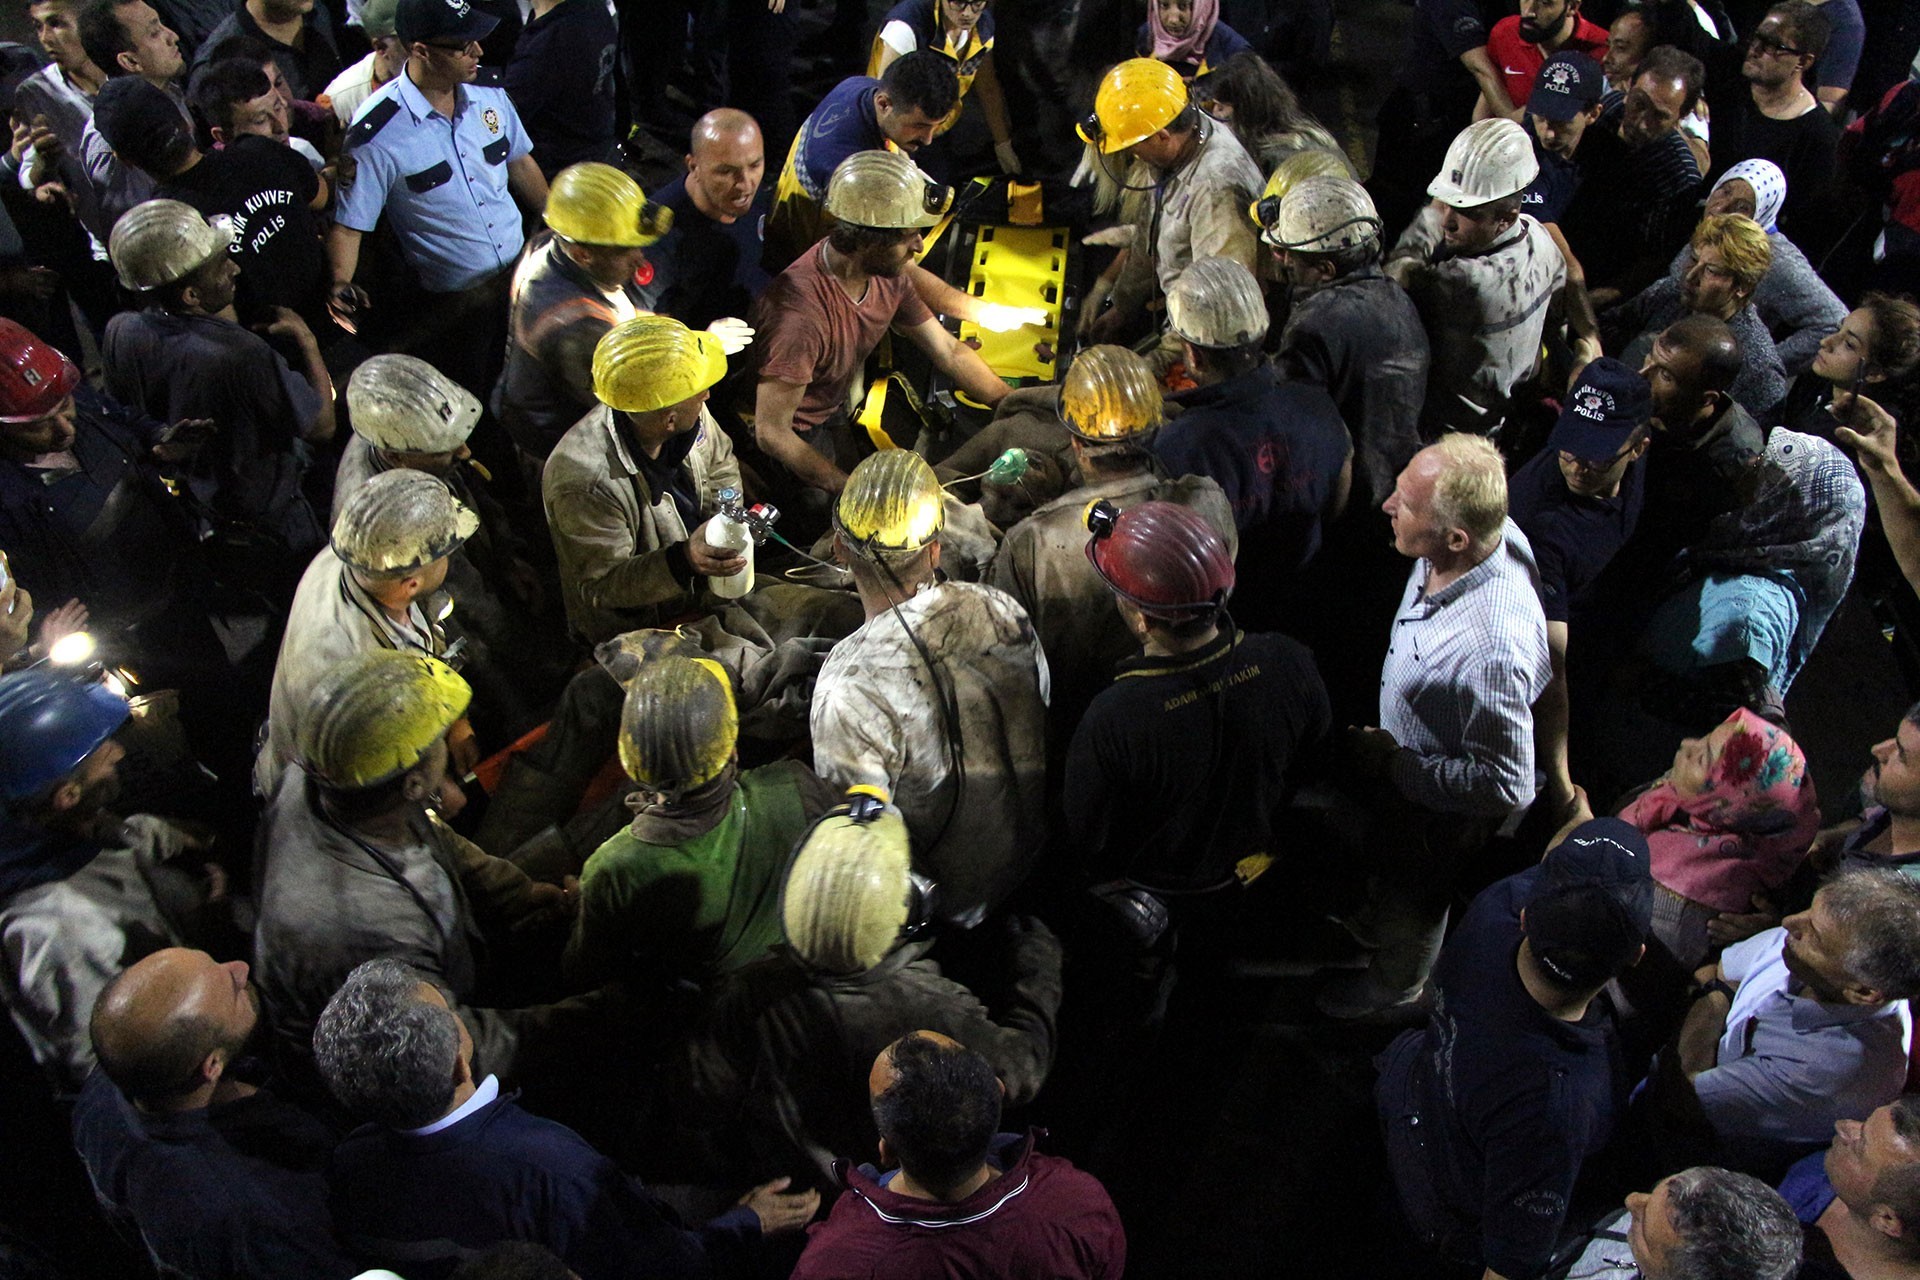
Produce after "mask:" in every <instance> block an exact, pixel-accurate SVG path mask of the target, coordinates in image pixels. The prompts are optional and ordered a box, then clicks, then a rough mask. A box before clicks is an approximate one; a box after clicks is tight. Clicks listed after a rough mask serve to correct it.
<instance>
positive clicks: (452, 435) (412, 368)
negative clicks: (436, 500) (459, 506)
mask: <svg viewBox="0 0 1920 1280" xmlns="http://www.w3.org/2000/svg"><path fill="white" fill-rule="evenodd" d="M347 414H348V416H349V417H351V418H352V419H353V433H354V434H355V435H357V436H360V437H361V438H362V439H364V440H366V441H368V442H369V443H371V444H372V445H373V446H374V447H375V448H377V449H392V450H394V451H395V452H396V453H452V452H454V451H455V450H456V449H458V448H459V447H460V446H461V445H463V444H465V443H466V442H467V437H468V436H470V435H472V434H473V424H474V423H476V422H478V421H479V420H480V402H479V401H478V400H476V399H474V398H473V396H472V394H471V393H469V392H468V391H467V390H466V388H464V387H462V386H461V385H460V384H459V383H457V382H455V381H454V380H453V379H452V378H449V377H447V375H446V374H444V373H441V372H440V371H439V370H438V369H436V368H434V367H433V366H432V365H430V364H428V363H427V362H426V361H425V360H421V359H419V358H418V357H416V356H403V355H397V354H388V355H378V356H374V357H373V358H372V359H370V360H367V361H366V362H365V363H363V364H362V365H361V366H360V367H359V368H357V369H355V370H354V371H353V377H352V378H350V379H349V380H348V381H347Z"/></svg>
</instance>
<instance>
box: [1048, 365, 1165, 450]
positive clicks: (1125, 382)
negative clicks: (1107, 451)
mask: <svg viewBox="0 0 1920 1280" xmlns="http://www.w3.org/2000/svg"><path fill="white" fill-rule="evenodd" d="M1164 406H1165V401H1164V399H1163V398H1162V397H1161V394H1160V383H1159V381H1158V380H1157V379H1156V378H1155V377H1154V376H1153V370H1152V369H1151V368H1150V367H1149V366H1148V364H1147V362H1146V360H1145V359H1144V358H1143V357H1141V356H1140V355H1138V354H1137V353H1135V352H1133V351H1130V350H1128V349H1127V348H1126V347H1116V346H1111V345H1103V346H1098V347H1088V348H1087V349H1086V350H1085V351H1082V352H1081V353H1080V355H1079V357H1078V358H1076V359H1075V360H1074V362H1073V365H1072V367H1070V368H1069V369H1068V370H1067V378H1066V381H1065V382H1064V383H1063V384H1062V385H1061V388H1060V416H1061V417H1062V418H1064V419H1066V423H1067V430H1069V431H1071V432H1073V434H1074V435H1076V436H1079V437H1080V438H1081V439H1082V440H1086V441H1090V442H1092V443H1094V444H1113V443H1115V442H1118V441H1122V440H1134V439H1136V438H1137V437H1140V436H1144V435H1147V434H1149V433H1151V432H1152V431H1153V430H1154V429H1155V428H1157V427H1158V426H1159V425H1160V418H1161V411H1162V409H1163V408H1164Z"/></svg>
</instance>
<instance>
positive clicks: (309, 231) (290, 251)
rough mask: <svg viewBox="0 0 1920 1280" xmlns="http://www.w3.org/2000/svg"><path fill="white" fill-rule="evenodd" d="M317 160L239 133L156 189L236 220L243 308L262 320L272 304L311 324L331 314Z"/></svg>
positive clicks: (246, 313)
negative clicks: (316, 203) (316, 205)
mask: <svg viewBox="0 0 1920 1280" xmlns="http://www.w3.org/2000/svg"><path fill="white" fill-rule="evenodd" d="M319 191H320V179H319V177H318V175H316V174H315V173H314V171H313V166H311V165H309V164H308V163H307V162H306V160H305V159H303V158H302V157H301V155H300V153H299V152H297V151H294V150H293V149H292V148H291V147H287V146H284V145H282V144H281V143H278V142H275V141H273V140H272V139H271V138H262V137H258V136H255V135H253V134H247V135H245V136H242V137H239V138H235V139H234V140H233V141H232V142H229V143H228V144H227V145H226V146H225V147H222V148H221V149H220V150H218V151H210V152H208V153H207V154H206V155H204V156H202V157H201V158H200V163H198V164H196V165H195V166H193V168H191V169H189V170H187V171H186V172H185V173H182V174H179V175H177V176H176V177H174V178H172V179H170V180H169V181H167V182H164V183H162V184H160V186H159V188H158V189H157V190H156V191H155V194H156V195H160V196H165V197H167V198H168V199H171V200H181V201H184V202H186V203H187V204H190V205H192V206H193V207H194V208H196V209H198V210H199V211H200V212H201V213H203V214H205V215H206V216H208V217H209V218H211V217H213V216H215V215H216V214H225V215H227V216H228V217H230V218H232V219H233V222H234V241H233V255H234V261H235V262H237V263H239V264H240V281H239V285H238V288H239V299H238V301H239V309H240V312H241V314H242V316H243V317H245V318H247V319H249V320H254V321H257V320H258V319H259V318H260V314H261V313H262V312H264V311H265V310H266V309H267V308H268V307H274V306H281V307H291V308H292V309H293V310H295V311H297V312H299V313H300V314H301V316H303V317H304V318H306V320H307V321H308V322H309V323H312V322H313V321H315V320H318V319H322V318H323V317H324V316H325V314H326V293H327V280H328V275H327V258H326V251H325V249H324V247H323V246H322V245H321V242H320V222H319V218H318V217H317V215H315V213H314V212H313V210H312V209H311V208H309V207H308V206H310V205H311V204H312V203H313V198H314V196H315V195H317V194H318V193H319Z"/></svg>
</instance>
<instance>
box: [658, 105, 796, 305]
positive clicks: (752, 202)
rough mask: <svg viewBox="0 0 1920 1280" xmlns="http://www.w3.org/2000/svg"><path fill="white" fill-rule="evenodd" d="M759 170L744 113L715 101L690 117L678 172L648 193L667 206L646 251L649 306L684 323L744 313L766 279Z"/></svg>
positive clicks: (756, 142) (754, 129)
mask: <svg viewBox="0 0 1920 1280" xmlns="http://www.w3.org/2000/svg"><path fill="white" fill-rule="evenodd" d="M766 174H767V156H766V145H765V143H764V142H762V141H761V138H760V126H759V125H758V124H756V123H755V122H754V119H753V117H752V116H750V115H748V114H747V113H746V112H744V111H736V110H734V109H733V108H731V107H722V108H721V109H719V110H718V111H709V112H708V113H707V114H706V115H704V116H701V117H700V119H699V121H698V122H697V123H695V125H694V126H693V140H692V144H691V146H690V148H689V150H688V153H687V172H686V176H684V177H680V178H675V179H674V180H673V181H672V182H670V183H668V184H667V185H666V186H664V187H662V188H660V190H659V191H657V192H655V193H654V196H653V198H654V199H655V200H656V201H658V202H659V203H661V204H663V205H665V206H667V208H669V209H671V210H673V229H672V230H671V231H669V232H668V233H667V235H666V238H665V239H663V240H661V241H660V242H659V243H658V244H656V245H654V246H653V247H652V248H651V249H649V250H647V259H648V261H650V262H651V263H652V264H653V270H654V276H653V281H652V283H651V284H650V285H649V286H648V289H647V296H648V297H650V298H652V299H653V305H654V308H655V309H656V310H658V311H662V312H665V313H666V314H667V315H670V316H673V317H674V318H676V319H678V320H682V321H684V322H685V323H686V325H687V327H688V328H690V329H704V328H706V327H707V326H708V325H710V324H712V323H713V322H714V321H715V320H718V319H720V318H722V317H723V316H744V315H746V314H747V310H748V308H749V306H750V305H751V304H752V302H753V300H754V299H755V298H757V297H759V296H760V291H761V290H762V289H765V288H766V287H767V282H768V281H769V280H770V279H771V278H772V277H771V276H769V275H768V274H767V272H766V271H765V270H764V269H763V268H762V267H761V265H760V260H761V256H762V254H763V253H764V251H765V245H764V240H765V237H766V229H767V210H768V209H769V208H770V207H771V204H772V189H771V188H770V187H768V186H767V185H766Z"/></svg>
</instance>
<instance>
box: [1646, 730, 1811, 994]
mask: <svg viewBox="0 0 1920 1280" xmlns="http://www.w3.org/2000/svg"><path fill="white" fill-rule="evenodd" d="M1620 816H1621V817H1622V818H1624V819H1626V820H1627V821H1628V822H1631V823H1632V824H1633V825H1634V826H1636V827H1638V828H1639V829H1640V830H1641V831H1643V832H1645V833H1646V837H1647V846H1648V848H1649V849H1651V850H1652V852H1653V878H1654V881H1655V883H1656V884H1657V885H1658V886H1659V888H1658V892H1657V893H1656V894H1655V896H1654V909H1653V928H1654V933H1655V934H1656V935H1658V937H1659V938H1660V940H1661V941H1662V942H1664V943H1666V945H1667V949H1668V950H1669V951H1671V952H1672V953H1673V956H1674V958H1675V959H1676V960H1678V961H1679V962H1680V963H1681V964H1682V965H1684V966H1685V967H1686V968H1688V969H1692V968H1694V967H1695V966H1697V965H1698V964H1700V963H1701V961H1703V960H1704V959H1705V958H1706V955H1707V952H1708V950H1709V940H1708V937H1707V922H1708V921H1709V920H1711V919H1713V918H1714V917H1715V916H1717V915H1719V914H1721V913H1723V912H1724V913H1727V914H1729V915H1740V914H1745V913H1748V912H1751V911H1752V910H1753V899H1754V895H1756V894H1762V893H1769V892H1771V891H1773V890H1776V889H1778V888H1779V887H1780V886H1781V885H1782V884H1785V883H1786V881H1787V879H1788V878H1789V877H1790V876H1792V875H1793V873H1794V870H1795V869H1796V868H1797V867H1799V865H1800V863H1801V862H1802V861H1803V860H1804V859H1805V858H1806V856H1807V849H1808V848H1809V846H1811V845H1812V843H1813V837H1814V835H1815V834H1816V833H1817V832H1818V831H1819V829H1820V806H1819V800H1818V797H1816V795H1815V794H1814V790H1813V778H1812V776H1811V775H1809V774H1808V772H1807V760H1806V757H1805V756H1804V755H1802V754H1801V752H1800V748H1799V747H1798V746H1797V745H1796V744H1795V743H1794V741H1793V739H1792V738H1791V737H1789V736H1788V735H1787V731H1786V730H1784V729H1782V728H1780V727H1779V726H1778V725H1774V724H1769V723H1768V722H1767V721H1765V720H1762V719H1761V718H1760V717H1759V716H1757V715H1755V714H1754V713H1753V712H1751V711H1748V710H1746V709H1745V708H1744V707H1743V708H1741V709H1740V710H1738V711H1735V712H1734V713H1733V714H1732V715H1730V716H1728V717H1727V718H1726V719H1725V720H1724V721H1722V722H1721V724H1720V725H1719V726H1718V727H1717V728H1715V729H1714V731H1713V732H1712V733H1710V734H1708V735H1707V736H1706V737H1704V738H1688V739H1687V740H1686V741H1684V742H1682V743H1681V744H1680V749H1679V750H1678V751H1676V752H1675V753H1674V756H1673V767H1672V768H1670V769H1669V770H1667V773H1666V776H1665V777H1663V778H1661V779H1660V780H1659V781H1657V782H1655V783H1654V784H1653V786H1652V787H1650V788H1648V789H1647V790H1646V791H1644V792H1642V793H1641V794H1640V796H1639V797H1638V798H1637V799H1635V800H1634V801H1633V803H1631V804H1629V805H1628V806H1627V807H1626V808H1625V809H1623V810H1621V812H1620Z"/></svg>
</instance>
